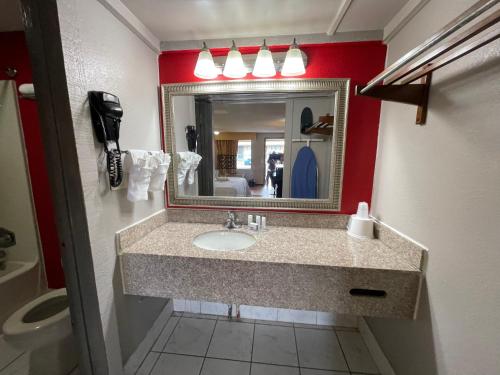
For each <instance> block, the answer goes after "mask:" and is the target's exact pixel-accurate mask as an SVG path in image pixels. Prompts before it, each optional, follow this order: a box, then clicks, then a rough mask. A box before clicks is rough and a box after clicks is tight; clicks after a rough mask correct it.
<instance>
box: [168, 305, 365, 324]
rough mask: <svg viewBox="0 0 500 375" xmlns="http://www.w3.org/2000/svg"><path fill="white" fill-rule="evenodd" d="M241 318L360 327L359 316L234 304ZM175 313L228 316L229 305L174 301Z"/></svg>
mask: <svg viewBox="0 0 500 375" xmlns="http://www.w3.org/2000/svg"><path fill="white" fill-rule="evenodd" d="M238 307H239V309H240V313H241V315H240V317H241V318H245V319H257V320H269V321H277V322H288V323H302V324H315V325H326V326H338V327H350V328H356V327H357V326H358V320H357V316H354V315H346V314H336V313H332V312H320V311H306V310H291V309H282V308H276V307H261V306H247V305H239V306H236V305H234V304H233V310H232V312H233V316H234V317H236V315H237V309H238ZM174 311H183V312H189V313H194V314H209V315H221V316H227V314H228V305H227V304H225V303H217V302H205V301H192V300H184V299H174Z"/></svg>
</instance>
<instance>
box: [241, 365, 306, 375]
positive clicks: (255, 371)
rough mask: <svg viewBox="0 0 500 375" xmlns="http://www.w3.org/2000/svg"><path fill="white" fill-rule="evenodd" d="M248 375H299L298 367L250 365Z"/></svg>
mask: <svg viewBox="0 0 500 375" xmlns="http://www.w3.org/2000/svg"><path fill="white" fill-rule="evenodd" d="M250 375H299V369H298V367H287V366H276V365H264V364H260V363H252V372H251V373H250Z"/></svg>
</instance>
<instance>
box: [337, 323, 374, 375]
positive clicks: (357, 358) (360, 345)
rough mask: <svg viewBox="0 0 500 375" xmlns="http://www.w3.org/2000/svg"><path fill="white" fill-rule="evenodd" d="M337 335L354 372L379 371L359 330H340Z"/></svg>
mask: <svg viewBox="0 0 500 375" xmlns="http://www.w3.org/2000/svg"><path fill="white" fill-rule="evenodd" d="M337 335H338V338H339V341H340V346H341V347H342V350H343V351H344V354H345V357H346V359H347V363H348V364H349V369H350V370H351V371H352V372H362V373H366V374H378V373H379V371H378V369H377V366H376V365H375V362H373V359H372V357H371V355H370V352H369V351H368V348H367V347H366V344H365V342H364V341H363V337H362V336H361V334H360V333H359V332H349V331H338V332H337Z"/></svg>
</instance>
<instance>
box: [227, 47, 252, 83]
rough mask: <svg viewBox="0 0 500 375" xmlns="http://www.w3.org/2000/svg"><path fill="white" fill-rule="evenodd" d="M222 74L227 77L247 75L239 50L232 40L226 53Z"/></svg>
mask: <svg viewBox="0 0 500 375" xmlns="http://www.w3.org/2000/svg"><path fill="white" fill-rule="evenodd" d="M222 74H223V75H224V76H225V77H228V78H243V77H245V76H246V75H247V70H246V68H245V64H243V58H242V57H241V53H240V51H238V49H237V48H236V45H235V44H234V41H233V46H232V47H231V50H230V51H229V53H228V54H227V58H226V63H225V64H224V70H223V71H222Z"/></svg>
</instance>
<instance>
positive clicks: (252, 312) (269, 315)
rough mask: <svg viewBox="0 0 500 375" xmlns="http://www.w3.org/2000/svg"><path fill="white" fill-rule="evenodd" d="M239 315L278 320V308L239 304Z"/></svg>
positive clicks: (249, 317)
mask: <svg viewBox="0 0 500 375" xmlns="http://www.w3.org/2000/svg"><path fill="white" fill-rule="evenodd" d="M240 316H241V317H242V318H248V319H259V320H278V309H277V308H274V307H260V306H247V305H241V306H240Z"/></svg>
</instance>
